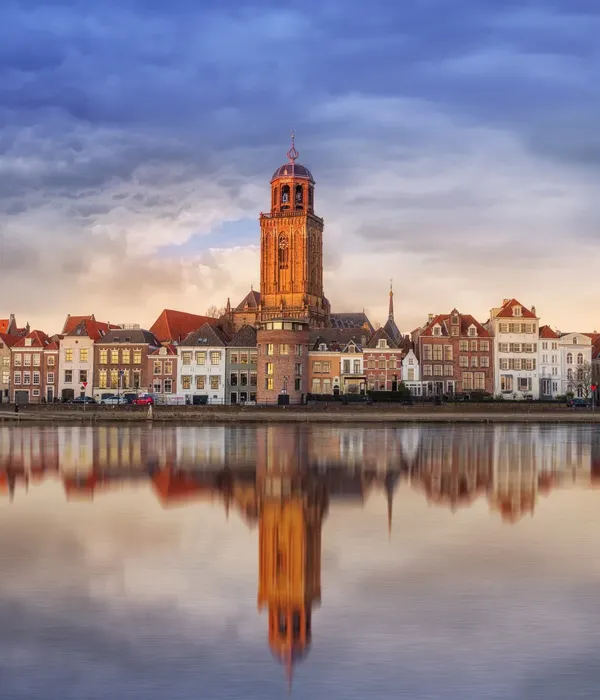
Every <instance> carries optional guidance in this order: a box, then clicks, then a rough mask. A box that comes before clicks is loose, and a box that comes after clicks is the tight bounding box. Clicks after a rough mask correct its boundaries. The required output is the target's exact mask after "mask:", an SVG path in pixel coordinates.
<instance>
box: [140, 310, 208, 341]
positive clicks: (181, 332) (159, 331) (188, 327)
mask: <svg viewBox="0 0 600 700" xmlns="http://www.w3.org/2000/svg"><path fill="white" fill-rule="evenodd" d="M205 323H210V324H213V325H214V324H216V323H218V319H216V318H212V317H211V316H199V315H198V314H188V313H186V312H185V311H174V310H173V309H164V310H163V311H162V312H161V314H160V316H159V317H158V318H157V319H156V321H154V323H153V324H152V326H151V327H150V332H151V333H154V335H155V336H156V337H157V338H158V339H159V340H160V342H161V343H167V342H170V343H180V342H181V341H182V340H183V339H184V338H185V337H186V336H187V335H189V334H190V333H191V332H192V331H195V330H196V329H197V328H200V326H202V325H204V324H205Z"/></svg>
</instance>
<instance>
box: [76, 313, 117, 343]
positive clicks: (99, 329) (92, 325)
mask: <svg viewBox="0 0 600 700" xmlns="http://www.w3.org/2000/svg"><path fill="white" fill-rule="evenodd" d="M71 318H72V319H73V318H76V317H75V316H71ZM68 323H69V327H71V326H72V324H71V323H70V321H68ZM66 325H67V324H65V326H66ZM118 328H119V326H115V325H113V324H111V323H104V322H103V321H96V319H95V318H94V319H92V318H89V317H86V318H84V319H81V320H80V321H79V323H78V324H76V325H75V326H72V330H70V331H68V332H67V333H66V334H64V335H71V336H73V335H84V336H87V337H88V338H90V339H91V340H93V341H94V342H95V341H97V340H100V338H102V337H103V336H105V335H106V334H107V333H108V332H109V331H110V330H112V329H118Z"/></svg>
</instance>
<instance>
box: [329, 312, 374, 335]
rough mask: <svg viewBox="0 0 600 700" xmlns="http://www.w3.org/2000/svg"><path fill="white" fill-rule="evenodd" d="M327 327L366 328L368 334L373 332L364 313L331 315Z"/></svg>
mask: <svg viewBox="0 0 600 700" xmlns="http://www.w3.org/2000/svg"><path fill="white" fill-rule="evenodd" d="M329 325H330V327H331V328H366V329H367V330H368V331H369V333H372V332H373V331H374V330H375V329H374V328H373V326H372V325H371V321H369V319H368V317H367V314H366V313H365V312H364V311H359V312H350V313H342V314H339V313H338V314H331V316H330V317H329Z"/></svg>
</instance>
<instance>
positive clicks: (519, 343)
mask: <svg viewBox="0 0 600 700" xmlns="http://www.w3.org/2000/svg"><path fill="white" fill-rule="evenodd" d="M487 328H488V330H489V331H490V333H491V334H492V335H493V336H494V363H495V367H494V378H495V381H494V394H501V395H502V396H503V397H504V398H505V399H522V398H525V397H527V396H530V397H532V398H534V399H537V398H539V395H540V381H539V372H538V367H537V360H538V343H539V318H538V317H537V316H536V313H535V307H532V308H531V309H528V308H527V307H525V306H523V304H521V303H520V302H518V301H517V300H516V299H504V301H503V302H502V306H500V307H498V308H495V309H492V310H491V312H490V320H489V321H488V323H487Z"/></svg>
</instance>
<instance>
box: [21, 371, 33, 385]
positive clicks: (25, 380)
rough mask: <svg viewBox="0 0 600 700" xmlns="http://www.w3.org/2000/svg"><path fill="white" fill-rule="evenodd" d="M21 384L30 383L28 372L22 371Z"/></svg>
mask: <svg viewBox="0 0 600 700" xmlns="http://www.w3.org/2000/svg"><path fill="white" fill-rule="evenodd" d="M23 384H31V374H30V373H29V372H23Z"/></svg>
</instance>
